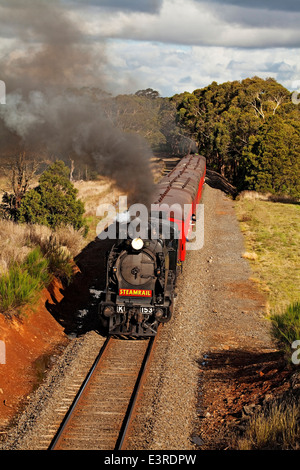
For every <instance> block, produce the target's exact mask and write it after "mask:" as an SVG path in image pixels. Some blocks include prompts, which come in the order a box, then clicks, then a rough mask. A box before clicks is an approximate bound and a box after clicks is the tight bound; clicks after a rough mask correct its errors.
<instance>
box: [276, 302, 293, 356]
mask: <svg viewBox="0 0 300 470" xmlns="http://www.w3.org/2000/svg"><path fill="white" fill-rule="evenodd" d="M271 321H272V335H273V337H274V338H275V339H276V340H277V341H278V342H279V345H280V346H281V347H282V348H283V350H284V352H285V354H286V356H287V357H288V358H290V357H291V344H292V343H293V342H294V341H295V340H300V302H296V303H294V304H292V305H290V306H289V307H288V308H287V309H286V311H285V312H284V313H282V314H278V315H273V316H271Z"/></svg>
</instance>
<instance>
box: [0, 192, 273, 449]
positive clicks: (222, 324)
mask: <svg viewBox="0 0 300 470" xmlns="http://www.w3.org/2000/svg"><path fill="white" fill-rule="evenodd" d="M202 202H203V203H204V207H205V243H204V247H203V249H201V250H199V251H189V252H188V253H187V258H186V261H185V263H184V267H183V272H182V274H181V275H180V277H179V280H178V285H177V294H178V295H177V298H176V302H175V309H174V310H175V311H174V315H173V318H172V320H171V321H170V322H169V323H167V324H165V325H164V326H163V329H162V334H161V336H160V338H159V341H158V345H157V348H156V351H155V355H154V358H153V362H152V364H151V369H150V373H149V375H148V378H147V380H146V382H145V385H144V394H143V400H142V402H141V404H140V408H139V411H138V413H137V415H136V419H135V422H134V428H133V433H132V438H131V439H130V440H129V442H128V446H127V449H128V450H184V449H185V450H194V449H196V448H197V444H198V445H199V438H198V437H197V436H196V435H194V429H195V427H196V425H197V424H198V420H199V418H198V415H199V400H198V391H199V367H200V366H202V365H203V364H205V358H206V357H207V354H209V352H211V351H212V350H215V349H217V350H222V349H224V350H228V349H230V348H237V347H246V348H253V347H264V348H268V347H271V345H270V338H269V330H268V325H267V324H266V322H265V321H264V319H263V313H264V304H263V299H262V298H261V297H260V296H259V295H257V296H256V295H254V293H255V292H256V291H255V289H254V288H253V287H252V286H250V285H249V282H250V281H249V277H250V276H251V271H250V268H249V265H248V261H246V260H245V259H243V258H242V253H243V251H244V246H243V238H242V235H241V232H240V230H239V226H238V223H237V220H236V217H235V213H234V209H233V205H234V202H233V201H232V200H231V199H229V198H227V197H226V196H225V195H224V194H223V193H222V192H221V191H219V190H215V189H212V188H210V187H209V186H207V185H206V186H205V189H204V195H203V201H202ZM249 289H250V291H249ZM251 289H254V290H251ZM249 292H250V294H251V295H250V294H249ZM104 340H105V338H104V337H102V336H101V335H99V334H98V333H96V332H93V331H91V332H89V333H87V334H85V335H84V336H82V337H81V338H77V339H72V340H71V342H70V344H69V345H68V347H67V348H66V350H65V352H64V353H63V355H62V356H61V357H60V358H59V359H58V360H57V362H56V363H55V364H54V366H53V367H52V368H51V369H50V370H49V371H48V373H47V375H46V379H45V381H44V383H43V384H42V385H41V386H40V387H39V389H38V390H37V391H36V392H35V394H33V396H32V397H31V400H30V403H29V405H28V407H27V408H26V410H24V413H23V414H22V415H21V417H20V419H19V420H18V422H17V423H16V425H15V427H14V428H13V429H11V430H10V431H9V432H8V434H7V436H5V439H4V440H3V442H2V447H1V443H0V449H28V450H30V449H47V448H48V446H49V444H50V442H51V440H52V437H53V436H54V433H55V431H56V429H57V427H58V426H59V422H60V419H61V417H62V416H63V414H64V413H65V411H66V410H67V409H68V406H69V405H70V403H71V402H72V400H73V398H74V396H75V393H76V387H77V386H78V384H79V383H80V381H81V380H82V379H83V377H84V376H85V374H86V373H87V371H88V370H89V368H90V367H91V365H92V363H93V361H94V359H95V357H96V355H97V352H98V351H99V349H100V347H101V346H102V344H103V342H104Z"/></svg>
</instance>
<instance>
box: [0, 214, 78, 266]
mask: <svg viewBox="0 0 300 470" xmlns="http://www.w3.org/2000/svg"><path fill="white" fill-rule="evenodd" d="M51 237H52V239H53V237H55V240H56V244H57V245H58V246H61V247H65V249H66V250H67V251H68V253H69V255H70V257H74V256H76V255H77V254H78V253H79V252H80V251H81V249H82V248H83V246H84V243H85V242H84V238H83V234H82V232H80V231H76V230H74V229H73V227H62V228H59V229H57V230H55V231H52V230H51V229H50V228H48V227H45V226H40V225H26V224H16V223H14V222H12V221H8V220H0V275H1V274H4V273H6V272H7V271H8V269H9V267H10V266H11V265H13V264H22V263H23V262H24V260H25V259H26V257H27V256H28V254H29V253H30V251H32V249H34V248H36V247H40V248H41V250H42V252H45V251H46V246H47V244H48V243H49V240H50V238H51Z"/></svg>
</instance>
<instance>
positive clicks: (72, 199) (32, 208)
mask: <svg viewBox="0 0 300 470" xmlns="http://www.w3.org/2000/svg"><path fill="white" fill-rule="evenodd" d="M83 214H84V205H83V203H82V201H80V200H79V199H77V189H76V188H75V187H74V186H73V184H72V183H71V181H70V180H69V169H68V167H66V166H65V164H64V163H63V162H62V161H56V162H55V163H53V164H52V165H51V166H50V167H49V168H48V169H47V170H46V171H44V173H43V174H42V175H41V177H40V179H39V185H38V186H37V187H36V188H34V189H31V190H29V191H28V192H27V193H26V194H25V196H24V197H23V199H22V201H21V205H20V209H19V213H18V221H19V222H26V223H31V224H40V225H46V226H47V227H50V228H52V229H55V228H57V227H61V226H66V225H71V226H72V227H73V228H74V229H75V230H79V229H81V228H85V232H86V233H87V227H86V224H85V222H84V219H83Z"/></svg>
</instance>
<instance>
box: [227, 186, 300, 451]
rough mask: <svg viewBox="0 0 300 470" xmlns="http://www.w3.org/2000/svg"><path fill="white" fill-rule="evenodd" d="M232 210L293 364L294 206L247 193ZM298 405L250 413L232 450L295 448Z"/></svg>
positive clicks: (299, 242)
mask: <svg viewBox="0 0 300 470" xmlns="http://www.w3.org/2000/svg"><path fill="white" fill-rule="evenodd" d="M236 211H237V216H238V219H239V221H240V225H241V229H242V232H243V234H244V236H245V245H246V252H245V253H244V257H245V258H247V259H249V261H250V263H251V266H252V270H253V277H254V279H255V280H256V281H257V283H258V285H259V287H260V288H261V289H262V290H263V291H264V292H265V293H266V294H267V296H268V310H269V311H268V314H269V318H270V320H271V321H272V326H273V328H272V336H273V338H274V341H275V342H277V345H278V346H279V347H280V349H281V350H282V351H284V353H285V357H286V360H287V364H289V366H291V367H293V365H292V364H291V362H292V349H291V345H292V343H293V341H295V340H298V339H300V262H299V261H300V204H298V203H293V204H289V203H287V202H285V203H280V202H271V201H269V200H267V198H262V197H261V196H260V195H258V194H256V193H252V195H251V194H247V195H245V197H240V198H239V200H238V201H236ZM293 364H296V363H295V362H293ZM294 367H299V366H295V365H294ZM299 409H300V408H299V399H297V400H296V399H295V398H294V397H292V396H289V395H287V396H286V397H285V398H282V400H281V401H280V402H276V401H275V402H274V401H272V402H270V405H266V406H265V407H264V408H262V410H260V411H259V412H258V413H256V414H255V415H253V416H252V417H251V419H250V421H249V423H248V426H247V428H246V432H245V434H244V436H243V437H242V438H240V439H239V440H238V448H239V449H243V450H253V449H259V450H262V449H297V450H298V449H299V446H300V425H299Z"/></svg>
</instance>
